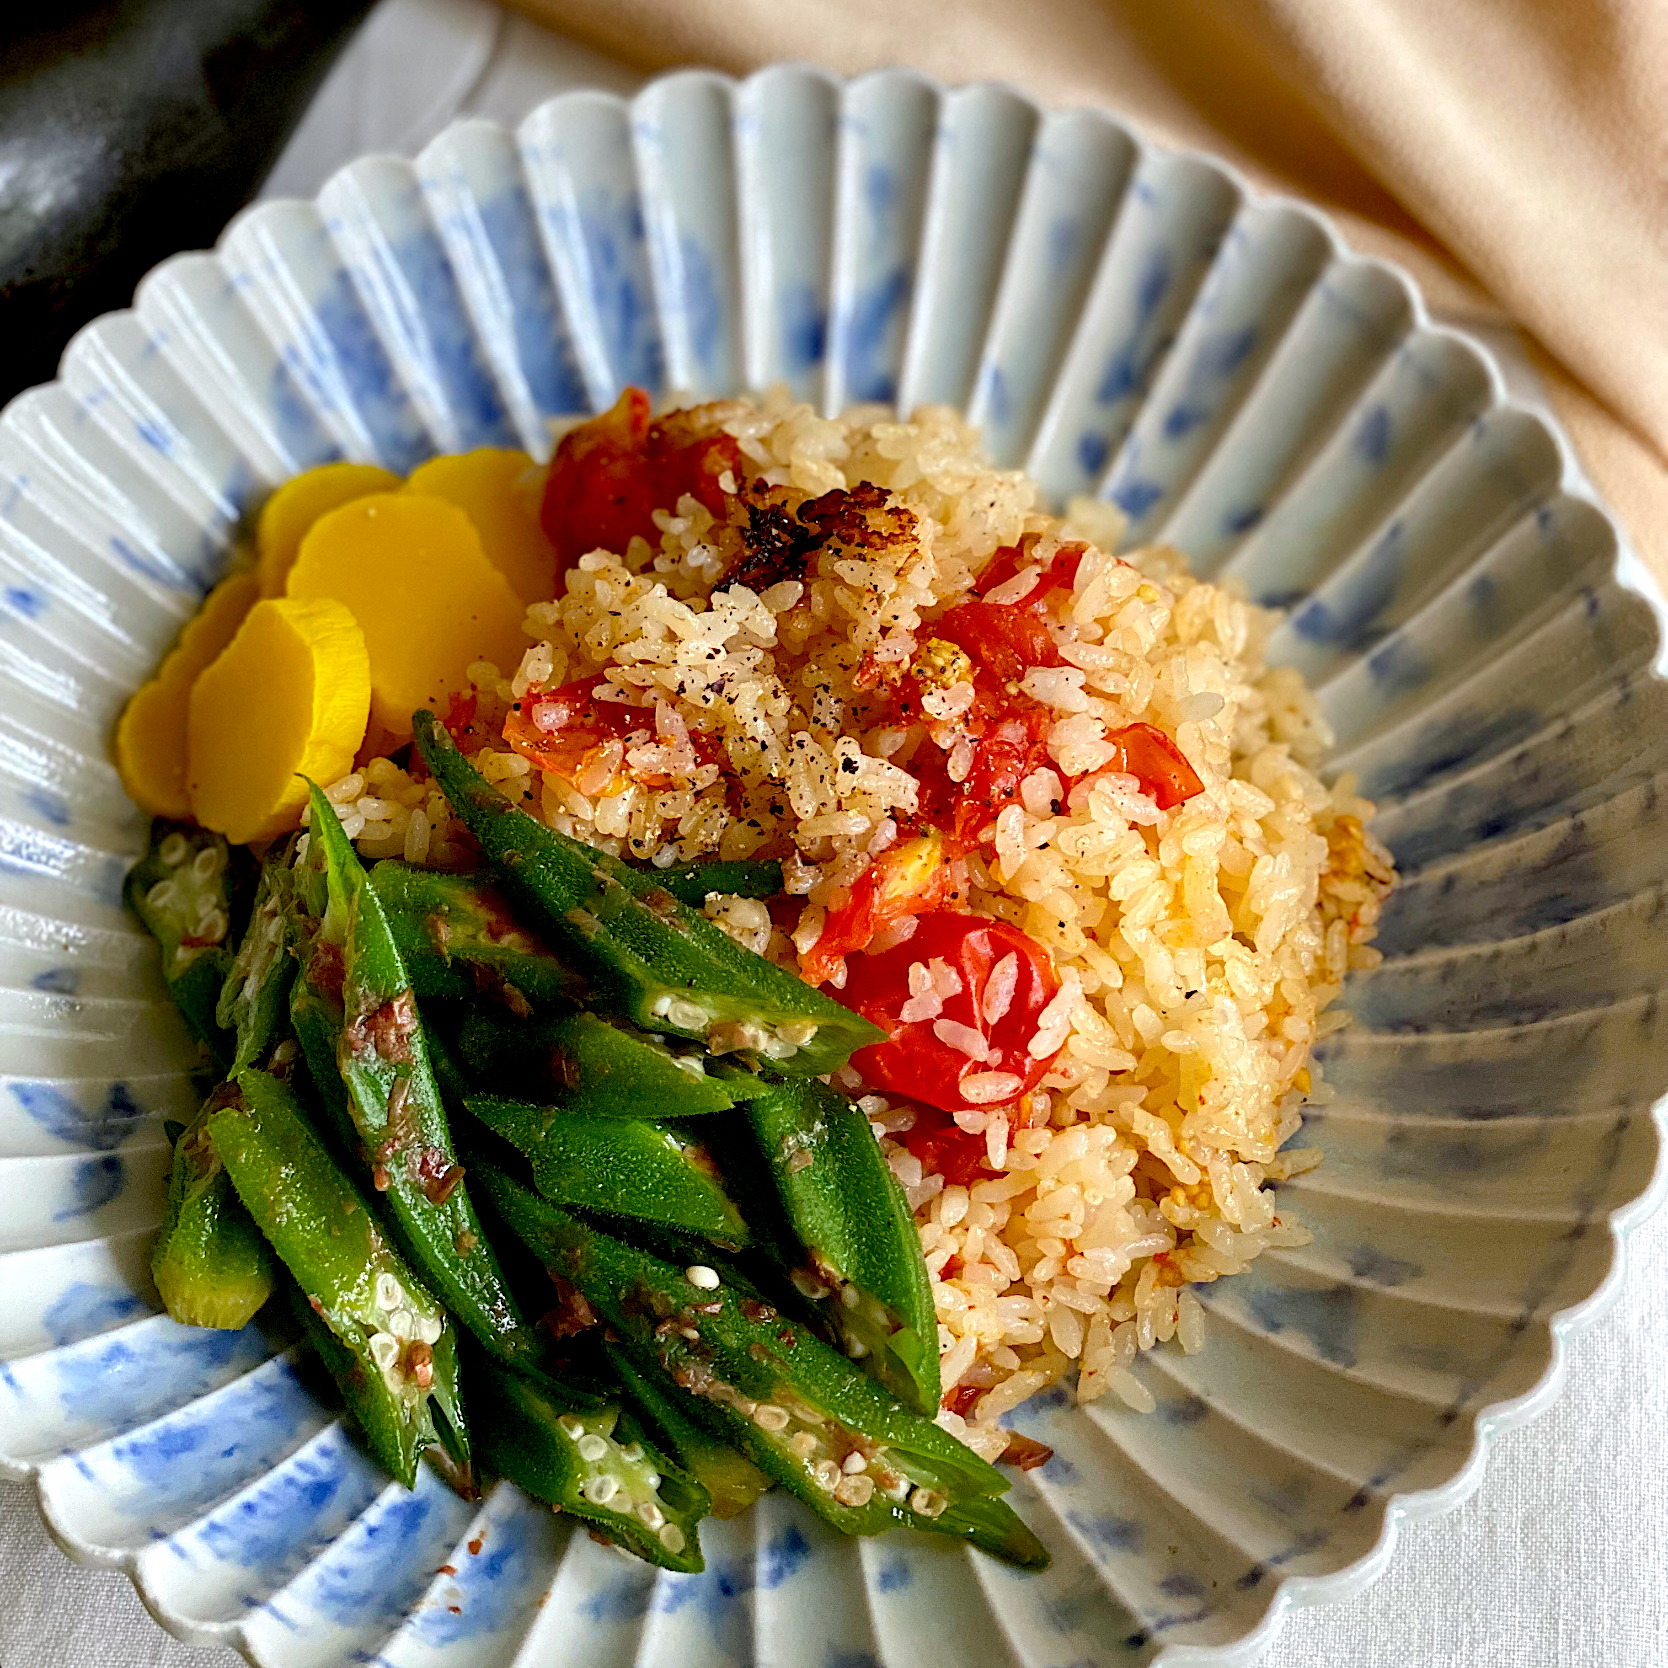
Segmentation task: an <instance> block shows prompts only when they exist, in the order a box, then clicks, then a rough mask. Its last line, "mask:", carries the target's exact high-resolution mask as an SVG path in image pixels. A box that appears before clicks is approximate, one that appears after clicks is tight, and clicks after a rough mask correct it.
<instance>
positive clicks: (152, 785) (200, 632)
mask: <svg viewBox="0 0 1668 1668" xmlns="http://www.w3.org/2000/svg"><path fill="white" fill-rule="evenodd" d="M259 595H260V586H259V584H258V583H257V582H256V579H255V576H254V574H252V573H234V574H232V575H230V576H229V577H228V578H226V579H222V580H221V581H220V583H219V584H218V585H216V586H215V587H214V589H213V590H212V591H210V592H209V594H208V595H207V596H206V597H204V598H203V603H202V606H201V607H200V608H199V609H198V610H197V612H196V613H195V614H193V615H192V617H191V618H190V619H189V620H188V621H187V622H186V624H185V628H184V630H183V631H181V632H180V634H179V637H178V639H177V640H176V642H175V644H174V647H173V648H172V649H171V650H169V652H168V654H167V655H166V656H165V657H164V659H163V662H162V664H161V665H160V666H158V667H157V669H156V676H155V677H153V678H152V679H151V681H150V682H149V683H147V684H145V685H144V686H143V687H142V688H141V689H140V690H139V692H138V693H137V694H136V695H135V696H134V697H133V699H132V700H131V701H129V702H128V704H127V705H126V706H125V707H123V708H122V716H121V717H120V718H119V719H118V720H117V722H116V769H117V771H118V773H119V774H120V776H121V778H122V786H123V787H124V788H126V789H127V791H128V794H129V796H130V797H131V798H132V799H133V801H134V803H135V804H137V805H138V806H139V808H140V809H141V810H144V811H149V812H150V814H151V815H152V816H153V817H188V816H190V815H191V797H190V795H189V794H188V793H187V791H186V785H185V719H186V709H187V707H188V706H189V704H190V701H191V686H192V684H194V683H195V682H196V681H197V674H198V673H199V672H201V671H202V669H203V668H204V667H205V666H207V665H208V664H209V662H210V661H212V660H213V659H214V658H215V657H216V656H217V655H218V654H219V653H220V651H221V650H222V649H224V648H225V646H226V645H227V644H228V643H229V642H231V640H232V638H233V637H234V636H235V635H236V634H237V628H238V627H239V626H240V625H242V624H243V617H244V615H245V614H247V613H248V612H249V610H250V609H251V608H252V607H254V605H255V600H256V598H257V597H258V596H259Z"/></svg>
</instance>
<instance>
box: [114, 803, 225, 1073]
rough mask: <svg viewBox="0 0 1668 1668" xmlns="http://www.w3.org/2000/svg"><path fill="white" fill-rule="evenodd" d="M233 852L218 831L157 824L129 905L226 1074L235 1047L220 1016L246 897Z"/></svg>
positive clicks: (130, 885)
mask: <svg viewBox="0 0 1668 1668" xmlns="http://www.w3.org/2000/svg"><path fill="white" fill-rule="evenodd" d="M236 891H237V888H236V887H235V885H234V864H233V859H232V853H231V849H230V848H229V847H228V846H227V844H226V842H225V840H224V839H222V838H221V836H220V835H218V834H211V833H210V832H209V831H208V830H207V829H205V828H196V827H193V826H191V825H189V824H181V823H167V822H157V823H155V824H153V825H152V834H151V846H150V849H149V850H148V851H147V852H146V853H145V855H144V856H143V857H141V858H140V859H139V861H138V862H137V863H136V864H134V866H133V868H132V869H131V870H129V871H128V876H127V879H126V881H125V882H124V883H123V893H124V895H125V896H126V898H127V901H128V906H129V907H130V908H131V909H132V910H133V912H134V914H135V915H137V916H138V917H139V919H140V920H141V921H142V922H143V923H144V925H145V928H146V930H147V931H148V932H149V933H150V935H151V936H152V937H153V938H154V939H155V940H156V941H157V943H158V944H159V945H160V946H161V949H162V977H163V980H164V981H165V982H166V984H167V986H168V994H169V995H170V996H172V997H173V999H174V1002H175V1004H176V1005H177V1006H178V1008H179V1010H180V1012H181V1014H182V1015H184V1017H185V1022H186V1024H187V1025H189V1026H190V1027H191V1029H192V1031H193V1032H194V1033H195V1034H196V1035H197V1037H198V1038H199V1039H200V1040H201V1041H202V1042H203V1044H204V1045H205V1046H206V1047H207V1049H208V1051H209V1053H210V1055H211V1056H212V1057H213V1059H214V1061H215V1064H216V1065H217V1066H218V1067H220V1069H221V1070H225V1069H226V1068H227V1067H228V1066H230V1064H231V1061H232V1051H233V1042H232V1038H231V1035H230V1033H228V1032H227V1031H226V1030H225V1029H224V1028H223V1027H222V1025H221V1024H220V1022H219V1020H218V1019H217V1018H216V1010H217V1008H218V1006H219V1003H220V992H221V989H222V988H223V987H224V985H225V983H226V975H227V973H229V972H230V971H231V966H232V945H233V941H234V936H235V927H236V924H237V920H236V918H237V916H238V915H239V914H240V913H241V912H240V909H239V902H240V900H239V899H238V897H237V896H236Z"/></svg>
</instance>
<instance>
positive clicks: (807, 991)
mask: <svg viewBox="0 0 1668 1668" xmlns="http://www.w3.org/2000/svg"><path fill="white" fill-rule="evenodd" d="M414 723H415V725H416V737H417V746H418V748H419V749H420V750H421V752H422V755H423V758H424V760H425V761H426V762H427V764H428V766H429V769H430V770H431V771H432V772H433V773H434V776H435V779H436V781H438V782H439V784H440V787H441V789H442V791H443V792H444V793H445V795H446V797H447V799H448V800H449V801H450V802H451V805H452V809H453V810H454V811H455V812H456V813H457V815H458V816H459V817H460V818H461V819H462V821H463V822H464V824H465V825H466V826H467V827H468V828H469V830H470V832H471V833H472V834H474V836H475V838H476V839H477V840H478V841H479V842H480V846H481V849H482V851H483V852H484V853H485V854H486V856H487V858H488V860H489V861H490V862H491V863H492V864H493V866H494V867H495V868H496V869H497V871H498V873H499V876H500V878H501V879H502V881H503V883H504V888H505V890H506V892H507V893H508V894H509V896H510V898H511V900H512V902H514V903H515V904H517V905H518V906H520V907H522V908H525V909H527V910H528V911H529V912H531V913H532V914H533V915H534V916H535V918H536V919H537V920H538V922H539V924H540V926H541V928H542V929H544V930H546V931H548V932H549V934H550V935H551V939H552V942H553V943H554V944H555V945H556V947H557V948H558V950H559V951H560V953H561V954H562V955H563V957H564V958H565V959H570V960H571V961H572V962H573V963H574V965H575V966H577V967H578V968H579V969H580V970H581V971H582V972H583V973H584V974H585V975H586V977H587V979H588V980H589V982H590V984H591V986H592V988H593V990H594V992H595V994H596V998H597V1002H598V1005H600V1006H603V1007H606V1008H609V1009H611V1010H613V1011H615V1012H617V1013H619V1014H621V1015H622V1016H623V1017H624V1018H626V1019H629V1020H630V1021H632V1023H634V1024H636V1025H639V1026H641V1027H643V1029H644V1030H648V1031H664V1032H670V1033H673V1034H676V1035H679V1036H685V1037H692V1038H694V1039H695V1040H697V1041H699V1042H703V1043H705V1045H706V1046H707V1048H708V1049H709V1050H710V1051H711V1052H713V1053H715V1054H727V1053H743V1054H746V1055H749V1056H751V1057H753V1058H755V1059H760V1060H764V1061H767V1062H769V1063H771V1064H773V1065H774V1066H775V1067H776V1068H777V1069H778V1070H780V1071H784V1072H788V1073H791V1074H793V1075H795V1076H818V1075H820V1074H822V1073H826V1072H831V1071H833V1070H835V1069H836V1068H837V1067H839V1066H841V1065H843V1064H844V1063H845V1061H846V1059H847V1057H848V1056H849V1055H850V1054H851V1052H852V1050H853V1049H856V1048H861V1047H863V1046H864V1045H865V1044H867V1043H872V1042H878V1041H880V1040H881V1038H882V1035H883V1033H882V1032H881V1031H880V1030H879V1029H877V1028H876V1027H875V1026H873V1025H871V1024H869V1022H868V1021H867V1020H865V1019H863V1018H861V1017H860V1016H859V1015H857V1014H854V1013H853V1012H852V1011H851V1010H850V1009H849V1008H846V1007H842V1006H841V1005H840V1003H838V1002H836V1001H835V1000H834V999H833V998H832V997H830V996H826V995H824V994H823V993H822V992H821V991H819V990H816V989H814V988H813V987H812V986H810V985H808V984H806V983H805V982H804V981H803V980H802V979H799V978H797V977H795V975H794V974H792V973H789V972H787V971H786V970H784V969H783V968H780V967H777V966H776V965H775V964H774V963H772V962H769V961H766V960H765V958H764V957H763V956H757V955H754V954H753V952H752V951H750V950H747V949H744V948H743V947H742V946H741V945H739V944H737V943H736V942H735V941H734V940H733V939H732V938H730V937H729V935H728V934H727V933H725V932H724V931H723V930H722V929H721V928H719V927H717V926H715V925H714V924H713V923H712V922H711V921H709V920H707V918H706V917H705V916H704V915H702V914H701V913H700V912H699V911H698V910H694V909H691V908H690V907H689V906H688V905H687V904H683V903H680V902H679V901H678V900H677V899H676V898H675V897H673V896H672V894H671V893H670V892H669V891H667V890H666V888H665V887H664V886H662V885H661V884H660V883H659V881H658V879H657V878H656V877H655V876H654V875H653V874H644V873H642V872H640V871H639V870H636V869H633V868H632V867H631V866H630V865H629V864H627V863H623V862H621V861H620V860H619V859H618V858H615V857H610V856H608V855H607V854H606V853H604V852H600V851H597V850H595V849H594V848H593V847H590V846H587V845H585V844H583V843H582V842H581V841H578V840H574V839H570V838H569V837H568V836H567V835H565V834H559V833H557V832H555V831H554V830H552V829H549V828H546V827H545V826H544V824H542V823H540V822H538V821H537V820H535V819H534V818H533V817H530V816H528V815H527V814H526V813H525V812H524V811H519V810H517V809H516V808H515V807H514V806H513V805H511V803H510V802H509V800H507V799H506V798H505V797H504V795H503V794H501V793H500V792H499V791H498V790H497V789H496V788H495V787H493V786H492V785H491V784H490V783H489V782H487V781H486V780H485V778H483V777H482V776H481V775H480V773H479V772H478V771H476V770H475V769H474V768H473V766H471V765H470V764H469V762H468V760H466V759H465V758H464V757H463V755H462V754H461V753H460V752H459V751H458V749H457V745H456V743H454V742H453V740H452V738H451V736H450V735H449V734H448V733H447V732H446V729H445V727H444V726H443V725H441V724H440V723H439V722H438V721H437V720H435V718H434V715H433V714H432V713H430V712H428V711H427V709H426V708H425V709H420V710H419V711H418V712H417V713H416V714H415V715H414Z"/></svg>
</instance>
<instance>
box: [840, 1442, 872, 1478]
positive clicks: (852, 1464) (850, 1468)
mask: <svg viewBox="0 0 1668 1668" xmlns="http://www.w3.org/2000/svg"><path fill="white" fill-rule="evenodd" d="M840 1469H841V1470H842V1471H843V1472H845V1474H846V1475H847V1476H848V1477H855V1476H856V1475H857V1473H858V1472H859V1471H867V1470H868V1469H869V1462H868V1460H867V1459H866V1458H865V1457H864V1456H863V1455H862V1454H860V1453H859V1452H858V1451H857V1449H855V1448H853V1449H852V1451H851V1452H850V1453H849V1454H847V1455H846V1457H845V1458H844V1459H843V1460H842V1461H841V1462H840Z"/></svg>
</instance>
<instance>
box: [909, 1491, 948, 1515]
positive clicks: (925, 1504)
mask: <svg viewBox="0 0 1668 1668" xmlns="http://www.w3.org/2000/svg"><path fill="white" fill-rule="evenodd" d="M949 1504H950V1502H949V1500H948V1499H947V1498H946V1497H945V1496H944V1495H942V1494H940V1493H939V1492H938V1490H937V1489H935V1488H918V1489H916V1491H915V1492H914V1493H913V1494H912V1495H910V1497H909V1509H910V1510H911V1511H912V1512H919V1513H920V1514H921V1516H922V1517H942V1516H943V1515H944V1508H945V1507H946V1506H948V1505H949Z"/></svg>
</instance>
